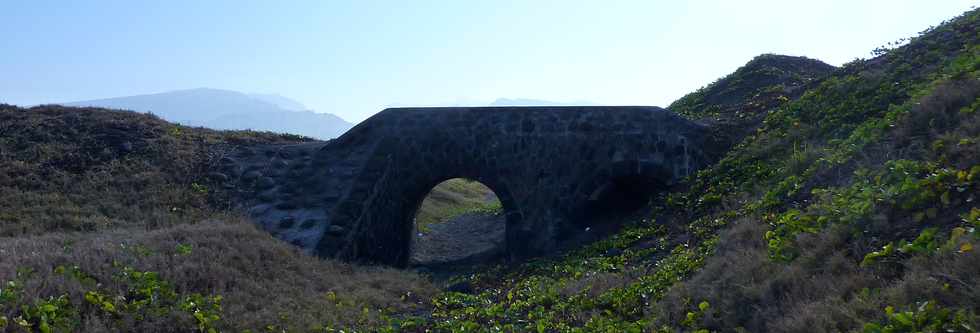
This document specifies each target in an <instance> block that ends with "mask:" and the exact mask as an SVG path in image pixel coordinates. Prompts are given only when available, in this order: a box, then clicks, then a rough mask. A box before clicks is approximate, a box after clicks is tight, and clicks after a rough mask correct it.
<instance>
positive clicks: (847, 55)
mask: <svg viewBox="0 0 980 333" xmlns="http://www.w3.org/2000/svg"><path fill="white" fill-rule="evenodd" d="M977 4H978V1H976V0H973V1H969V0H920V1H904V0H882V1H860V0H832V1H827V0H824V1H791V0H780V1H752V2H749V1H722V0H717V1H653V0H646V1H613V0H607V1H568V0H566V1H533V0H517V1H471V0H460V1H450V0H445V1H384V2H383V1H361V0H357V1H355V0H350V1H312V0H311V1H271V0H270V1H243V0H228V1H198V0H192V1H175V0H168V1H132V0H127V1H38V0H0V41H2V44H0V102H7V103H13V104H20V105H31V104H38V103H53V102H67V101H76V100H86V99H95V98H105V97H116V96H125V95H135V94H145V93H155V92H162V91H168V90H177V89H187V88H197V87H210V88H223V89H231V90H238V91H243V92H263V93H279V94H282V95H284V96H287V97H291V98H294V99H297V100H299V101H301V102H303V103H305V104H306V105H307V106H309V107H311V108H314V109H316V110H317V111H326V112H332V113H335V114H337V115H340V116H341V117H343V118H345V119H347V120H350V121H355V122H356V121H360V120H363V119H364V118H366V117H368V116H370V115H372V114H374V113H375V112H377V111H380V110H381V109H382V108H384V107H385V106H389V105H448V104H454V103H489V102H490V101H492V100H494V99H496V98H500V97H508V98H536V99H546V100H554V101H575V100H589V101H593V102H597V103H601V104H629V105H658V106H666V105H667V104H669V103H670V102H671V101H673V100H674V99H676V98H678V97H680V96H682V95H683V94H685V93H687V92H691V91H693V90H695V89H697V88H698V87H700V86H703V85H705V84H707V83H710V82H711V81H714V80H715V79H717V78H718V77H721V76H723V75H725V74H727V73H730V72H732V71H733V70H735V69H736V68H738V67H739V66H741V65H742V64H744V63H745V62H746V61H748V60H750V59H751V58H752V57H754V56H755V55H758V54H760V53H782V54H790V55H805V56H808V57H811V58H817V59H820V60H823V61H825V62H828V63H830V64H833V65H840V64H842V63H844V62H847V61H850V60H852V59H854V58H857V57H863V58H864V57H868V56H869V52H870V51H871V50H872V49H873V48H875V47H876V46H879V45H882V44H885V43H886V42H889V41H892V40H896V39H899V38H902V37H908V36H912V35H914V34H916V33H917V32H919V31H922V30H924V29H925V28H927V27H929V26H930V25H936V24H938V23H939V22H941V21H943V20H945V19H949V18H951V17H953V16H955V15H958V14H960V13H962V12H964V11H966V10H969V9H970V8H971V6H973V5H977Z"/></svg>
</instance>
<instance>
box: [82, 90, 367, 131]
mask: <svg viewBox="0 0 980 333" xmlns="http://www.w3.org/2000/svg"><path fill="white" fill-rule="evenodd" d="M63 104H64V105H66V106H80V107H101V108H110V109H119V110H132V111H137V112H150V113H153V114H155V115H157V116H159V117H161V118H163V119H165V120H167V121H170V122H175V123H180V124H183V125H188V126H204V127H208V128H213V129H223V130H245V129H252V130H257V131H271V132H276V133H290V134H297V135H303V136H308V137H312V138H318V139H321V140H326V139H331V138H335V137H338V136H340V135H341V134H343V133H344V132H345V131H347V130H348V129H350V128H351V127H352V126H353V124H351V123H348V122H347V121H345V120H343V119H340V118H339V117H337V116H335V115H333V114H329V113H316V112H313V111H310V110H308V109H306V107H305V106H303V105H302V103H299V102H297V101H294V100H291V99H288V98H285V97H282V96H279V95H271V94H243V93H240V92H237V91H230V90H221V89H208V88H199V89H188V90H177V91H169V92H163V93H158V94H147V95H136V96H125V97H115V98H106V99H98V100H90V101H79V102H70V103H63Z"/></svg>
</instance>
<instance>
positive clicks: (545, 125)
mask: <svg viewBox="0 0 980 333" xmlns="http://www.w3.org/2000/svg"><path fill="white" fill-rule="evenodd" d="M707 133H708V131H707V128H706V127H704V126H702V125H699V124H696V123H693V122H691V121H688V120H686V119H684V118H681V117H679V116H677V115H675V114H672V113H670V112H668V111H666V110H664V109H661V108H657V107H643V106H629V107H604V106H588V107H486V108H482V107H474V108H468V107H453V108H394V109H387V110H384V111H382V112H379V113H378V114H376V115H374V116H372V117H371V118H368V119H367V120H365V121H363V122H362V123H360V124H358V125H357V126H355V127H354V128H353V129H351V130H350V131H348V132H347V133H346V134H344V135H343V136H341V137H339V138H337V139H335V140H331V141H329V142H326V143H318V144H300V145H294V146H280V147H275V148H270V149H269V151H266V152H265V153H264V154H259V153H257V154H254V155H255V157H254V158H252V159H251V161H252V163H254V164H258V165H263V164H264V166H265V167H264V168H263V170H269V169H273V170H275V169H283V168H286V167H287V166H288V165H289V164H294V163H287V161H285V160H284V159H282V158H281V157H280V156H283V157H284V156H290V157H299V156H309V157H310V159H309V161H310V165H309V166H308V167H304V168H300V167H298V166H297V168H299V169H295V170H297V171H298V172H290V173H284V174H283V173H271V174H270V175H272V176H273V177H271V178H269V177H261V178H258V180H257V185H256V187H257V188H258V189H260V190H262V189H268V188H279V189H280V190H281V191H280V192H281V193H279V195H280V196H283V197H290V198H295V199H296V200H292V201H289V202H287V203H280V204H278V205H276V208H277V209H279V210H280V211H279V212H272V211H270V212H267V213H266V214H265V215H261V216H257V217H256V219H257V220H258V222H259V223H260V224H261V223H270V222H271V223H275V222H276V221H277V219H278V217H280V216H281V215H278V216H277V215H276V214H281V213H282V212H286V213H289V212H290V211H295V212H318V214H323V216H325V218H324V220H321V221H319V222H316V223H324V224H329V225H330V226H329V227H327V228H313V227H312V225H310V226H308V227H307V226H306V222H304V223H303V225H304V227H303V228H301V229H303V230H299V231H297V232H300V233H303V232H306V233H315V232H319V233H323V234H320V235H314V234H305V235H302V236H303V237H305V238H304V239H313V240H315V239H319V242H318V243H317V242H316V241H309V242H304V244H305V245H304V246H307V247H311V248H309V250H312V252H314V253H316V254H318V255H320V256H324V257H335V258H341V259H347V260H356V261H366V262H375V263H383V264H388V265H394V266H405V265H407V264H408V260H409V254H410V253H409V252H410V247H411V239H412V230H413V223H414V222H413V219H414V217H415V211H416V209H417V208H418V204H419V202H421V200H422V198H423V197H425V195H426V194H427V193H428V192H429V190H431V189H432V187H433V186H435V185H436V184H438V183H439V182H442V181H444V180H446V179H450V178H457V177H463V178H470V179H474V180H478V181H480V182H481V183H483V184H485V185H487V186H488V187H490V188H491V189H492V190H493V191H494V192H495V193H496V194H497V196H498V197H499V198H500V200H501V202H502V204H503V209H504V215H505V216H506V220H507V222H506V223H507V227H506V228H507V229H506V232H505V234H506V237H505V238H506V242H505V243H506V246H507V248H506V252H507V256H508V257H509V258H512V259H519V258H526V257H531V256H537V255H542V254H547V253H549V252H552V251H554V250H556V249H557V248H558V242H559V241H561V239H563V237H564V236H563V235H568V234H573V233H580V232H581V228H579V227H578V226H579V225H582V222H583V219H588V218H589V216H590V215H589V214H588V212H590V211H594V210H596V208H595V207H594V206H596V205H598V207H599V208H598V210H602V209H605V208H604V206H602V205H604V204H609V202H605V201H602V199H603V198H602V196H603V194H604V193H606V192H604V191H608V189H609V188H610V187H612V188H617V187H626V188H627V189H630V190H636V189H637V188H640V189H643V190H650V189H651V188H652V189H654V190H655V189H656V188H657V187H658V186H660V187H663V186H666V184H672V183H675V182H676V181H677V180H679V179H681V178H683V177H686V176H688V175H690V174H691V173H693V172H695V171H697V170H699V169H700V168H702V167H704V166H705V165H707V164H708V163H710V162H712V161H713V160H714V158H715V156H710V155H709V153H708V152H713V151H717V150H715V149H713V147H711V146H710V145H711V143H710V141H708V139H706V137H707ZM273 149H274V151H277V152H285V154H283V153H275V152H270V151H273ZM307 154H308V155H307ZM300 160H305V159H298V160H297V161H295V162H297V163H295V164H294V165H300V166H302V165H305V164H306V163H300ZM286 169H292V168H286ZM246 175H247V176H248V177H253V175H251V174H249V173H246ZM243 178H246V177H245V176H243ZM613 192H615V191H613ZM265 193H274V192H271V191H267V192H265ZM283 193H289V194H288V195H284V194H283ZM260 199H269V198H260ZM279 199H280V200H281V199H282V198H279ZM263 201H265V202H269V201H268V200H263ZM304 214H305V213H304ZM297 216H299V215H297ZM266 219H267V220H266ZM264 221H268V222H264ZM341 235H344V236H343V237H341ZM327 236H329V237H327ZM289 237H298V236H297V234H296V233H291V234H290V236H289Z"/></svg>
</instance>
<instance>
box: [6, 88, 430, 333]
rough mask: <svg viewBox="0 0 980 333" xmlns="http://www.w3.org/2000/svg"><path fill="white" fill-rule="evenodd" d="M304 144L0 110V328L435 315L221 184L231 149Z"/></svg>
mask: <svg viewBox="0 0 980 333" xmlns="http://www.w3.org/2000/svg"><path fill="white" fill-rule="evenodd" d="M308 140H310V139H307V138H301V137H295V136H284V135H278V134H271V133H262V132H251V131H212V130H208V129H202V128H190V127H184V126H179V125H175V124H171V123H168V122H165V121H162V120H160V119H158V118H156V117H154V116H151V115H146V114H138V113H133V112H128V111H111V110H104V109H94V108H67V107H59V106H40V107H34V108H30V109H23V108H18V107H14V106H10V105H0V170H2V172H0V331H12V332H20V331H41V332H44V331H46V330H48V329H50V330H52V331H55V332H60V331H63V332H68V331H133V332H136V331H142V332H146V331H193V330H199V329H200V330H202V331H207V330H209V329H212V328H216V329H220V330H223V331H227V330H230V331H240V330H242V329H245V328H251V329H253V330H264V329H272V330H276V329H286V328H288V329H291V330H309V329H311V328H317V327H326V326H328V325H339V326H346V327H351V326H358V325H360V326H364V325H375V326H376V325H381V324H384V321H383V320H382V318H383V314H382V313H381V312H379V311H378V310H379V309H383V310H385V311H389V312H416V311H420V310H423V309H425V308H427V307H428V304H429V299H430V298H431V297H432V296H433V295H434V294H435V292H436V288H435V287H434V286H432V284H431V283H430V282H429V281H428V280H426V279H424V278H423V277H421V276H418V275H415V274H412V273H409V272H402V271H397V270H392V269H384V268H376V267H359V266H351V265H348V264H344V263H339V262H334V261H327V260H320V259H316V258H312V257H309V256H306V255H305V254H302V253H300V252H298V251H296V249H294V248H292V247H291V246H289V245H286V244H283V243H282V242H280V241H279V240H277V239H275V238H273V237H272V236H270V235H268V234H266V233H264V232H262V231H259V230H258V229H256V228H255V227H253V226H252V224H251V223H249V222H247V221H245V220H244V219H243V218H242V217H241V216H240V215H239V213H237V212H236V211H234V210H233V209H231V205H230V202H229V201H228V199H227V198H225V196H223V195H222V189H221V188H219V187H218V186H217V185H215V184H217V183H219V182H217V181H216V180H215V179H211V177H213V174H212V173H211V170H212V169H214V168H215V167H216V165H217V164H218V163H219V162H220V160H221V158H222V157H223V156H224V155H225V154H227V153H228V152H229V150H230V149H232V147H234V146H241V145H253V144H285V143H296V142H303V141H308ZM364 308H369V309H372V310H371V311H367V312H365V311H364Z"/></svg>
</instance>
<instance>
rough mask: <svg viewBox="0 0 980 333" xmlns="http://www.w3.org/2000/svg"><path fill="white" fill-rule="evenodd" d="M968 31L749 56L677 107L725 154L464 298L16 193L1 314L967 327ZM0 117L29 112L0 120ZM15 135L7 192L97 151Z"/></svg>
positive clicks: (191, 194) (482, 276)
mask: <svg viewBox="0 0 980 333" xmlns="http://www.w3.org/2000/svg"><path fill="white" fill-rule="evenodd" d="M978 40H980V10H974V11H971V12H967V13H965V14H963V15H961V16H960V17H957V18H955V19H954V20H952V21H950V22H946V23H944V24H942V25H940V26H938V27H936V28H932V29H930V30H927V31H925V32H923V33H922V34H921V35H920V36H918V37H915V38H912V39H911V41H910V43H909V44H907V45H905V46H902V47H899V48H896V49H891V50H884V49H881V50H876V53H878V54H880V55H879V56H878V57H876V58H874V59H871V60H858V61H855V62H852V63H849V64H847V65H845V66H844V67H843V68H840V69H836V70H833V71H832V72H830V70H829V69H826V68H823V66H820V65H819V64H816V63H814V62H812V61H805V60H803V61H800V60H799V59H797V60H795V61H794V60H792V59H788V58H784V57H777V56H762V57H759V58H757V59H755V60H753V61H752V62H750V63H749V64H748V65H746V66H745V67H743V68H741V69H739V71H736V73H734V74H732V75H730V76H728V77H726V78H723V79H722V80H719V81H718V82H716V83H714V84H712V85H709V86H708V87H706V88H704V89H701V90H699V91H698V92H695V93H693V94H691V95H689V96H686V97H684V98H682V99H681V100H679V101H678V102H675V103H674V104H673V105H671V109H672V110H674V111H675V112H678V113H680V114H683V115H685V116H687V117H691V118H692V119H698V120H700V121H705V122H709V123H714V124H715V125H716V126H717V127H716V128H720V129H724V130H719V131H718V133H716V134H718V135H719V139H720V140H721V141H720V142H721V143H725V145H727V144H731V145H732V146H733V148H731V149H730V150H729V151H728V152H727V154H725V155H724V157H723V158H722V159H721V160H720V161H718V162H717V163H716V164H715V165H713V166H712V167H710V168H707V169H705V170H702V171H701V172H699V173H698V174H697V175H695V176H692V177H691V178H690V179H688V180H687V181H686V182H684V183H682V184H680V185H679V186H677V187H676V188H673V189H671V191H669V192H667V193H664V194H663V195H662V197H661V198H658V199H657V200H654V201H655V202H657V203H658V204H657V206H656V207H654V215H653V216H651V217H650V218H649V219H639V220H636V221H630V223H627V226H626V227H625V228H624V229H623V230H622V231H621V232H619V233H617V234H616V235H613V236H611V237H609V238H606V239H603V240H600V241H598V242H595V243H593V244H590V245H587V246H584V247H582V248H579V249H574V250H571V251H568V252H567V253H565V254H563V255H561V256H555V257H548V258H540V259H537V260H534V261H531V262H527V263H524V264H520V265H514V266H493V267H485V268H484V269H480V270H478V271H479V272H480V273H478V274H473V275H467V276H460V277H457V278H455V279H454V280H453V281H451V282H452V283H467V284H469V285H471V286H473V289H474V290H476V291H475V292H474V293H472V294H464V293H457V292H439V293H437V292H434V291H433V290H432V288H431V285H429V284H428V282H426V281H425V280H424V279H423V278H421V277H418V276H416V275H412V274H408V273H404V272H395V271H391V270H384V269H375V268H367V267H356V266H347V265H343V264H339V263H335V262H331V261H324V260H317V259H312V258H308V257H305V256H302V255H299V254H298V253H296V252H294V251H293V250H290V249H289V248H288V247H287V246H286V245H282V244H279V243H278V242H275V241H274V240H272V238H270V237H268V236H267V235H265V234H263V233H261V232H258V231H256V230H254V228H251V227H248V225H247V224H244V223H234V222H231V223H228V222H209V223H196V224H181V223H171V222H166V223H163V222H157V223H136V224H135V225H137V226H140V228H142V229H119V228H113V229H112V230H106V231H103V232H100V233H72V234H68V233H63V232H60V230H90V229H92V228H83V227H77V226H78V225H85V224H84V223H82V222H72V223H65V224H57V223H56V222H57V221H59V220H58V219H57V218H55V217H52V216H54V215H50V216H49V215H38V214H40V213H39V212H38V211H39V210H30V209H28V207H33V206H32V205H37V207H44V206H43V205H45V204H48V203H50V202H44V201H36V200H35V201H23V200H22V201H16V202H20V204H18V205H17V206H11V207H12V208H9V209H8V208H4V209H5V210H7V211H13V212H14V213H9V214H12V216H15V217H16V218H13V219H11V218H4V219H0V222H2V225H0V227H2V228H5V229H2V230H6V231H5V232H9V233H11V234H14V235H34V234H41V233H45V232H47V234H44V235H40V236H22V237H19V238H16V239H13V238H11V239H4V240H2V241H0V255H3V256H4V257H3V258H4V260H2V261H0V286H2V288H3V289H0V329H7V330H16V329H19V328H22V327H29V328H30V329H31V330H41V331H44V330H52V331H58V330H81V329H87V328H90V327H93V328H100V329H104V330H142V331H146V330H163V329H162V327H165V326H161V325H163V324H161V323H176V324H175V325H178V326H179V327H181V328H182V329H183V330H188V331H193V330H198V331H208V330H209V329H211V328H214V329H216V330H221V331H228V330H243V329H252V330H253V331H277V332H280V331H290V332H292V331H328V332H329V331H338V330H339V329H341V328H343V329H345V331H382V332H395V331H407V332H715V331H736V332H738V331H749V332H803V331H806V332H841V331H848V332H941V331H942V332H975V331H977V330H978V327H980V326H978V324H980V317H978V316H980V313H978V312H977V308H976V304H980V295H978V294H977V291H976V286H978V285H980V251H977V250H975V247H976V244H977V242H978V241H980V235H978V233H977V229H978V227H980V206H978V204H977V202H978V200H980V198H978V197H977V194H978V193H980V140H978V138H980V112H978V107H980V45H978ZM7 112H15V113H16V112H25V110H20V109H10V108H8V109H6V110H5V111H3V112H0V116H2V117H9V115H7V114H6V113H7ZM90 112H95V111H90ZM95 113H98V112H95ZM743 115H744V116H743ZM0 128H6V130H7V131H10V130H11V129H9V128H17V127H12V126H5V127H0ZM160 129H161V131H160V132H159V133H160V134H155V135H157V136H160V135H165V136H170V137H176V138H180V137H185V136H190V135H192V134H189V133H191V132H193V131H195V129H185V128H179V127H166V126H165V125H161V127H160ZM174 129H176V130H177V131H174ZM0 131H4V130H2V129H0ZM49 132H50V131H49ZM725 132H728V133H729V134H725ZM93 133H98V132H97V131H93ZM127 133H129V132H127ZM133 133H140V132H138V131H134V132H133ZM154 133H156V132H154ZM175 133H176V134H175ZM20 135H29V133H28V134H23V133H21V134H18V136H20ZM8 137H9V136H7V135H5V136H3V138H8ZM5 140H8V139H5ZM9 140H19V139H9ZM23 140H25V141H23V142H25V143H22V144H19V145H17V144H10V143H6V145H0V147H17V150H9V149H11V148H3V149H4V150H2V151H0V153H3V154H9V152H10V151H17V152H18V155H17V156H22V157H19V158H18V159H17V160H14V162H8V160H7V159H4V160H3V163H8V164H7V165H4V166H3V167H4V168H9V169H10V170H15V171H17V170H20V171H18V172H12V173H9V174H11V175H13V176H6V177H8V178H10V179H20V180H19V181H17V182H13V183H4V184H5V185H4V187H3V188H4V190H8V189H9V188H17V189H18V191H13V192H11V193H13V194H9V196H16V193H21V192H24V191H27V190H30V189H31V187H30V186H29V185H30V184H34V183H36V181H35V182H28V180H31V179H36V178H38V176H37V175H38V174H37V173H33V172H34V171H32V170H33V169H30V168H27V169H24V168H22V169H17V163H26V162H17V161H31V163H34V164H33V165H38V166H46V165H51V166H61V167H56V168H55V169H54V170H61V169H64V168H67V167H66V166H74V165H100V164H99V163H103V162H98V161H102V160H98V159H94V158H85V159H81V160H80V161H81V162H77V163H78V164H76V162H75V161H72V162H71V163H55V162H50V161H52V160H51V159H38V158H35V156H49V155H46V154H45V152H47V151H48V150H45V149H52V148H45V149H40V148H32V147H28V146H30V145H28V144H26V142H29V141H27V140H30V137H28V138H27V139H23ZM68 141H72V140H68ZM192 142H198V141H194V140H192ZM205 146H207V145H205ZM79 147H82V146H79ZM103 148H104V147H103ZM74 149H81V148H74ZM101 150H104V149H102V148H100V149H99V151H101ZM56 155H57V156H66V155H65V154H52V155H50V156H56ZM195 156H198V155H195ZM115 160H119V158H118V157H114V158H112V159H108V160H106V161H115ZM123 160H125V159H123ZM42 161H48V162H46V163H42ZM92 161H96V162H98V163H96V162H92ZM85 163H90V164H85ZM105 163H109V162H105ZM113 163H115V162H113ZM189 165H197V164H189ZM204 165H206V163H205V164H204ZM39 170H43V169H39ZM86 170H88V169H86ZM168 170H169V169H168ZM175 170H176V169H175ZM181 170H183V171H181ZM188 170H197V169H195V168H191V167H184V168H183V169H179V170H178V171H179V172H178V173H176V174H178V175H182V177H185V178H179V179H180V181H170V182H169V183H168V184H177V185H178V186H177V187H179V188H181V189H183V190H181V192H180V193H181V194H180V195H175V196H169V197H166V198H169V199H166V200H171V201H165V202H163V203H161V204H159V206H161V207H173V206H175V205H174V204H175V202H189V203H185V204H184V206H180V207H182V209H183V211H190V212H195V213H193V214H198V215H191V214H190V213H186V215H181V216H179V217H180V218H173V219H169V218H168V219H169V220H159V221H171V220H172V221H177V220H181V219H184V220H187V219H192V218H194V217H204V216H206V215H207V214H208V213H207V211H206V210H207V209H214V208H213V207H214V204H213V203H214V202H221V201H220V200H218V199H220V191H214V190H212V188H213V187H212V186H209V184H208V183H207V182H206V181H205V178H201V177H199V175H200V174H201V172H199V171H188ZM66 172H67V171H66ZM86 172H87V171H86ZM161 173H162V174H168V173H166V172H163V171H161ZM82 174H86V173H85V172H83V173H82ZM4 179H6V178H4ZM4 179H0V181H8V182H10V180H4ZM72 179H75V178H72ZM78 179H81V178H78ZM8 184H10V185H8ZM59 184H60V183H59ZM86 184H89V185H87V186H92V187H91V188H96V189H106V188H109V187H108V185H106V184H102V185H98V183H86ZM193 184H197V185H198V186H194V185H193ZM462 184H466V183H462ZM61 185H64V184H61ZM17 186H21V187H17ZM100 186H101V187H100ZM447 186H451V185H447ZM22 187H23V189H21V188H22ZM53 188H54V187H51V188H47V189H43V188H40V189H37V190H36V192H35V193H37V194H36V195H41V194H45V195H47V193H55V192H57V190H53ZM139 188H143V187H134V186H130V187H122V188H121V189H120V190H118V191H120V192H121V193H122V192H124V191H134V189H139ZM149 188H153V187H152V186H151V187H149ZM58 189H60V187H59V188H58ZM202 189H203V190H202ZM111 191H116V190H109V191H108V192H98V193H100V195H102V194H101V193H110V194H109V195H112V194H111V193H112V192H111ZM464 192H465V191H464ZM477 192H478V191H477ZM65 193H72V192H70V191H69V192H65ZM80 193H88V192H85V191H82V192H80ZM136 193H140V194H141V195H146V194H148V192H136ZM467 197H469V198H483V197H480V196H478V195H473V196H464V199H465V198H467ZM68 198H69V199H71V198H72V197H70V196H69V197H68ZM216 198H217V199H216ZM178 199H180V200H184V201H179V200H178ZM464 199H457V200H455V201H457V202H462V201H466V200H464ZM66 200H68V199H58V201H56V202H63V201H66ZM120 200H123V199H120ZM153 200H164V199H153ZM194 200H198V201H194ZM27 202H31V203H33V204H28V203H27ZM67 202H83V203H85V202H89V201H84V200H76V201H67ZM92 202H98V201H97V200H95V201H92ZM481 202H482V201H481ZM98 205H99V204H97V203H90V204H84V205H83V204H77V206H78V207H82V208H79V209H88V210H87V211H93V212H101V214H104V216H106V217H107V218H108V217H113V218H117V219H118V218H119V217H118V216H126V215H125V214H124V213H125V212H124V213H119V212H115V213H114V212H112V211H105V212H102V211H100V210H99V209H98V208H85V207H100V206H98ZM150 206H152V207H156V206H154V205H150ZM56 207H57V206H56ZM187 207H202V208H194V209H191V208H187ZM426 207H434V208H433V209H430V210H427V212H426V214H427V215H426V216H429V217H432V218H433V219H438V218H440V217H445V216H451V215H453V213H454V212H453V211H452V210H450V209H443V208H440V207H439V206H436V205H429V206H426ZM110 208H111V207H110ZM18 209H19V210H18ZM195 209H197V210H195ZM164 211H166V210H160V212H161V213H160V214H163V213H162V212H164ZM219 211H220V210H219ZM56 212H57V211H56ZM198 212H199V213H198ZM25 214H27V215H25ZM30 214H33V215H30ZM120 214H122V215H120ZM128 214H134V215H132V216H137V217H141V218H139V219H134V221H143V220H144V218H142V217H143V216H144V215H141V214H144V213H140V212H132V213H128ZM167 214H171V213H167ZM62 215H63V216H71V215H74V214H68V213H64V214H62ZM25 216H29V217H30V218H24V217H25ZM160 216H173V215H160ZM151 217H152V216H151ZM427 218H428V217H427ZM147 219H149V218H147ZM34 220H37V221H40V223H38V224H39V225H34V224H31V223H30V221H34ZM149 220H151V221H152V219H149ZM123 221H125V219H123ZM430 223H431V222H430ZM173 224H178V226H176V227H167V228H161V229H156V230H150V231H146V230H145V229H146V228H147V227H148V226H149V227H153V226H156V225H173ZM9 225H12V226H14V227H8V226H9ZM112 225H113V226H116V225H125V223H123V222H117V223H115V224H112ZM99 230H101V229H99ZM136 230H138V232H136ZM52 231H55V232H52ZM51 249H55V250H51ZM117 262H118V264H116V263H117ZM137 273H138V274H137ZM93 281H94V282H95V283H93ZM120 296H121V297H120ZM136 318H140V319H143V320H142V321H138V320H136ZM141 325H145V326H141ZM44 327H47V328H44Z"/></svg>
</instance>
